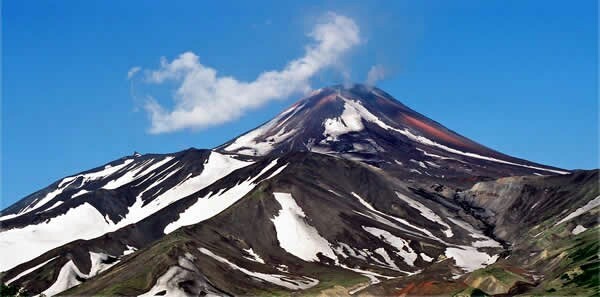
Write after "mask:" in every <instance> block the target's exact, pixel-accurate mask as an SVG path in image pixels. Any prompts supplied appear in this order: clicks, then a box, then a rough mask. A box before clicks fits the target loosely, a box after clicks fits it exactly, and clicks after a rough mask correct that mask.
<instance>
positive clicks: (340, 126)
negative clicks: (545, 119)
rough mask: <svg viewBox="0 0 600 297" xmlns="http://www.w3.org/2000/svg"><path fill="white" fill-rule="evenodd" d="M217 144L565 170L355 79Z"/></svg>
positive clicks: (466, 167) (439, 166) (499, 171)
mask: <svg viewBox="0 0 600 297" xmlns="http://www.w3.org/2000/svg"><path fill="white" fill-rule="evenodd" d="M217 150H218V151H221V152H232V153H237V154H244V155H252V156H264V155H268V154H271V155H273V154H275V155H278V154H283V153H287V152H291V151H310V152H318V153H325V154H335V155H340V156H344V157H347V158H350V159H354V160H360V161H365V162H369V163H372V164H378V166H389V165H392V166H393V167H394V166H395V167H399V168H409V169H412V170H413V173H416V172H419V173H422V174H425V173H424V172H427V174H438V175H441V174H445V175H446V176H448V175H450V176H454V175H456V176H461V175H465V174H468V175H487V176H493V177H499V176H507V175H527V174H543V175H545V174H557V173H558V174H564V173H567V171H565V170H561V169H558V168H553V167H549V166H543V165H540V164H535V163H532V162H529V161H526V160H522V159H517V158H514V157H511V156H507V155H505V154H502V153H499V152H497V151H494V150H492V149H490V148H487V147H485V146H483V145H481V144H478V143H476V142H474V141H472V140H470V139H468V138H466V137H464V136H462V135H459V134H458V133H456V132H454V131H452V130H450V129H448V128H446V127H444V126H443V125H441V124H439V123H437V122H435V121H433V120H431V119H429V118H427V117H426V116H424V115H422V114H420V113H418V112H416V111H414V110H412V109H410V108H408V107H407V106H405V105H404V104H402V103H400V102H399V101H397V100H396V99H394V98H393V97H392V96H391V95H389V94H388V93H386V92H384V91H382V90H380V89H378V88H375V87H369V86H365V85H360V84H355V85H352V86H350V87H344V86H342V85H336V86H332V87H327V88H322V89H318V90H315V91H313V92H312V93H311V94H310V95H308V96H307V97H306V98H304V99H301V100H300V101H298V102H296V103H294V104H293V105H292V106H291V107H289V108H288V109H286V110H285V111H283V112H282V113H280V114H279V115H277V116H276V117H275V118H273V119H272V120H270V121H268V122H267V123H265V124H263V125H262V126H259V127H258V128H256V129H254V130H251V131H249V132H247V133H245V134H243V135H242V136H240V137H237V138H235V139H233V140H231V141H229V142H227V143H225V144H224V145H221V146H219V147H218V148H217ZM411 163H413V164H411ZM414 164H416V165H417V166H416V167H415V166H411V165H414ZM427 164H429V165H427ZM413 167H414V168H413Z"/></svg>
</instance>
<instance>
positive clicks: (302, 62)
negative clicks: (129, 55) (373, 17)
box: [130, 13, 360, 133]
mask: <svg viewBox="0 0 600 297" xmlns="http://www.w3.org/2000/svg"><path fill="white" fill-rule="evenodd" d="M308 36H309V37H311V38H312V39H313V40H314V42H313V43H312V44H309V45H308V46H306V47H305V54H304V56H303V57H300V58H298V59H295V60H292V61H290V62H288V63H287V65H286V66H285V67H284V68H283V69H281V70H271V71H266V72H263V73H261V74H260V75H259V76H258V77H257V78H256V79H255V80H254V81H249V82H246V81H239V80H237V79H236V78H234V77H231V76H223V75H218V73H217V70H216V69H213V68H211V67H208V66H205V65H203V64H201V63H200V59H199V57H198V56H197V55H196V54H194V53H193V52H185V53H183V54H181V55H179V57H177V58H176V59H174V60H172V61H170V62H169V61H167V60H166V59H165V58H164V57H163V58H162V59H161V63H160V67H159V68H158V69H157V70H151V71H146V72H145V73H146V74H145V75H146V79H145V81H146V82H147V83H151V84H163V83H165V82H167V81H174V82H176V83H177V89H176V90H175V95H174V98H173V99H174V106H173V108H172V109H171V110H169V109H167V108H165V107H163V106H162V105H160V104H159V103H158V102H157V101H154V100H150V101H147V102H146V104H145V108H146V110H147V111H148V113H149V114H150V118H151V121H152V126H151V128H150V132H151V133H164V132H171V131H176V130H181V129H185V128H205V127H209V126H213V125H218V124H222V123H225V122H228V121H232V120H234V119H236V118H238V117H240V116H241V115H242V114H244V113H245V112H247V111H248V110H250V109H253V108H257V107H259V106H261V105H263V104H265V103H266V102H269V101H272V100H276V99H281V98H285V97H287V96H290V95H292V94H294V93H299V92H308V91H310V79H311V78H312V77H313V76H314V75H315V74H317V73H318V72H319V71H321V70H323V69H324V68H328V67H331V66H335V65H336V64H338V63H339V59H340V58H341V57H342V55H343V54H344V53H346V52H348V50H350V49H351V48H353V47H354V46H356V45H358V44H359V43H360V36H359V28H358V26H357V25H356V23H355V22H354V20H352V19H351V18H348V17H345V16H342V15H338V14H335V13H328V14H327V15H326V16H325V18H324V20H323V22H321V23H318V24H317V25H315V26H314V28H313V30H312V32H310V33H309V34H308ZM133 69H135V67H134V68H132V70H133ZM137 71H139V69H137V70H136V71H135V72H137ZM135 72H133V73H135ZM130 73H131V71H130ZM132 75H133V74H132Z"/></svg>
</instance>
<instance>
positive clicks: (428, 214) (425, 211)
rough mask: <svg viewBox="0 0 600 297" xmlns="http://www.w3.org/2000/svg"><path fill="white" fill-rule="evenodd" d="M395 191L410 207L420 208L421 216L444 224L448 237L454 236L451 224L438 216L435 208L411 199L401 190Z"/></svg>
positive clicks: (445, 233)
mask: <svg viewBox="0 0 600 297" xmlns="http://www.w3.org/2000/svg"><path fill="white" fill-rule="evenodd" d="M395 193H396V196H398V198H400V199H401V200H402V201H404V202H406V204H408V205H409V206H410V207H412V208H414V209H416V210H418V211H419V212H420V213H421V216H423V217H424V218H426V219H428V220H429V221H432V222H434V223H438V224H440V225H442V226H444V227H445V228H446V230H443V232H444V235H446V237H452V236H454V233H452V228H450V225H448V224H446V222H444V220H442V218H441V217H440V216H438V215H437V214H436V213H435V212H434V211H433V210H431V209H430V208H428V207H427V206H425V205H423V204H422V203H420V202H418V201H416V200H414V199H411V198H410V197H408V196H406V195H404V194H402V193H400V192H395Z"/></svg>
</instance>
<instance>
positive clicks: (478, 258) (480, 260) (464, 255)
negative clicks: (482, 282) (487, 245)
mask: <svg viewBox="0 0 600 297" xmlns="http://www.w3.org/2000/svg"><path fill="white" fill-rule="evenodd" d="M444 254H445V255H446V257H448V258H452V259H454V261H455V262H456V266H458V267H460V268H462V269H463V270H464V271H466V272H471V271H475V270H477V269H480V268H484V267H486V266H487V265H490V264H494V263H495V262H496V260H498V255H493V256H490V255H488V254H486V253H484V252H480V251H478V250H477V248H475V247H470V246H457V247H448V248H446V251H445V252H444Z"/></svg>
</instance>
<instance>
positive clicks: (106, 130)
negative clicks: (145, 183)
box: [1, 0, 598, 208]
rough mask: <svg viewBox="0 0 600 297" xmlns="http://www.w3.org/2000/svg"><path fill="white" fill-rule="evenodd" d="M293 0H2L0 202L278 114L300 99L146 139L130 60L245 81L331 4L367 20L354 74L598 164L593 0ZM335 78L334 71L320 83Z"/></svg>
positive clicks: (472, 125)
mask: <svg viewBox="0 0 600 297" xmlns="http://www.w3.org/2000/svg"><path fill="white" fill-rule="evenodd" d="M281 2H285V4H283V3H281ZM295 2H298V3H294V2H292V1H258V2H257V1H240V2H238V3H236V2H233V1H146V0H145V1H66V0H62V1H3V3H2V5H3V7H2V155H1V157H2V191H1V195H2V197H1V198H2V208H4V207H6V206H7V205H9V204H12V203H13V202H15V201H16V200H18V199H20V198H22V197H23V196H25V195H27V194H29V193H31V192H33V191H35V190H38V189H40V188H42V187H44V186H46V185H48V184H49V183H51V182H53V181H55V180H57V179H59V178H61V177H64V176H66V175H69V174H73V173H76V172H79V171H82V170H86V169H89V168H92V167H95V166H98V165H101V164H103V163H105V162H108V161H110V160H113V159H117V158H119V157H121V156H124V155H128V154H131V153H132V152H133V151H140V152H142V153H149V152H153V153H154V152H156V153H168V152H174V151H179V150H182V149H186V148H188V147H192V146H193V147H197V148H211V147H214V146H216V145H218V144H221V143H223V142H225V141H226V140H228V139H230V138H232V137H234V136H236V135H238V134H240V133H242V132H244V131H246V130H248V129H250V128H252V127H254V126H256V125H258V124H259V123H262V122H263V121H265V120H267V119H269V118H271V117H272V116H273V115H275V114H276V113H277V112H278V111H280V110H281V109H282V108H284V107H285V106H287V105H289V104H291V103H292V102H293V101H294V100H296V99H297V96H292V97H290V98H284V99H283V100H279V101H273V102H270V103H267V104H266V105H264V106H263V107H261V108H258V109H256V110H254V111H251V112H249V113H246V114H245V115H244V116H242V117H241V118H239V120H236V121H231V122H228V123H225V124H222V125H218V126H214V127H211V128H207V129H203V130H195V131H191V130H183V131H177V132H173V133H164V134H158V135H154V134H149V133H148V129H149V128H150V121H149V119H148V115H147V114H146V112H144V111H143V110H142V109H140V104H139V102H136V100H134V99H132V97H131V95H130V85H129V82H128V81H127V71H128V70H129V69H130V68H131V67H132V66H142V67H144V68H148V69H155V68H157V67H158V65H159V59H160V57H161V56H165V57H167V59H169V60H171V59H173V58H175V57H176V56H178V55H179V54H181V53H183V52H185V51H193V52H194V53H195V54H197V55H198V56H199V57H200V61H201V62H202V63H203V64H205V65H209V66H210V67H213V68H215V69H217V70H218V71H219V73H222V74H226V75H231V76H233V77H236V78H237V79H240V80H249V81H250V80H253V79H255V78H256V76H257V75H259V74H260V73H261V72H263V71H266V70H272V69H281V68H282V67H283V66H284V65H285V64H286V63H287V62H288V61H290V60H292V59H295V58H297V57H300V56H302V55H303V53H304V47H305V45H306V44H307V43H308V42H309V41H310V40H309V38H308V37H307V36H306V33H307V32H308V31H310V29H311V27H312V26H313V23H314V22H315V19H318V18H319V16H321V15H323V14H324V13H326V12H328V11H333V12H336V13H338V14H341V15H345V16H348V17H350V18H352V19H353V20H355V21H356V23H357V24H358V25H359V27H360V36H361V40H362V42H361V44H360V45H358V46H356V47H355V48H353V49H352V51H351V52H350V53H349V57H348V58H347V59H345V60H344V61H345V63H344V67H345V68H346V69H347V70H349V71H350V75H351V78H352V79H353V80H354V81H358V82H360V81H363V80H364V78H365V76H366V73H367V71H368V70H369V68H370V67H371V66H372V65H374V64H380V65H383V66H384V67H385V69H386V72H387V73H386V77H385V79H384V80H382V81H380V82H379V83H378V84H377V85H378V86H379V87H381V88H382V89H384V90H386V91H388V92H389V93H391V94H392V95H394V96H395V97H396V98H397V99H399V100H401V101H403V102H404V103H405V104H407V105H408V106H410V107H412V108H414V109H415V110H417V111H419V112H421V113H423V114H425V115H427V116H429V117H431V118H433V119H435V120H437V121H438V122H441V123H442V124H444V125H446V126H447V127H449V128H451V129H453V130H455V131H457V132H459V133H461V134H463V135H466V136H467V137H470V138H472V139H474V140H476V141H478V142H480V143H483V144H485V145H487V146H490V147H492V148H494V149H497V150H499V151H502V152H504V153H508V154H511V155H514V156H517V157H521V158H525V159H529V160H532V161H535V162H539V163H544V164H549V165H554V166H558V167H563V168H569V169H573V168H596V167H598V97H597V96H598V94H597V84H598V76H597V66H598V58H597V50H598V48H597V46H598V40H597V38H598V32H597V13H598V8H597V7H596V3H595V2H596V1H591V0H582V1H575V2H570V3H568V2H565V1H478V0H477V1H355V2H350V1H326V2H325V3H326V4H321V3H322V2H323V1H295ZM299 2H302V3H299ZM363 2H368V3H366V4H365V3H363ZM340 80H341V79H340V76H339V75H336V74H332V71H326V72H325V73H323V74H320V75H317V76H316V77H314V78H313V79H312V80H311V85H312V86H313V87H320V86H323V85H328V84H332V83H339V82H340ZM165 102H168V101H165Z"/></svg>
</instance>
